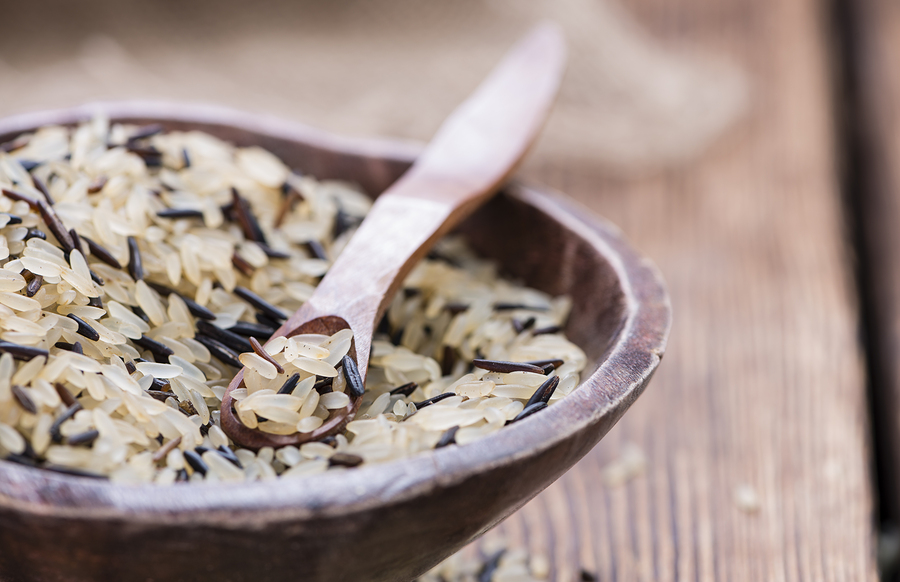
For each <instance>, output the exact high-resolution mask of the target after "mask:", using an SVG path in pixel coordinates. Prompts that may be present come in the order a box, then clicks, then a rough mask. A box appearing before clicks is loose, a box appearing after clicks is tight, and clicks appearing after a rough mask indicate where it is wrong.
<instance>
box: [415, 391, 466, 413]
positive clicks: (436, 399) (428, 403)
mask: <svg viewBox="0 0 900 582" xmlns="http://www.w3.org/2000/svg"><path fill="white" fill-rule="evenodd" d="M453 396H456V394H454V393H453V392H444V393H443V394H438V395H437V396H432V397H431V398H427V399H425V400H423V401H421V402H414V403H413V404H415V405H416V409H417V410H422V409H423V408H425V407H426V406H431V405H432V404H434V403H435V402H440V401H441V400H446V399H447V398H451V397H453Z"/></svg>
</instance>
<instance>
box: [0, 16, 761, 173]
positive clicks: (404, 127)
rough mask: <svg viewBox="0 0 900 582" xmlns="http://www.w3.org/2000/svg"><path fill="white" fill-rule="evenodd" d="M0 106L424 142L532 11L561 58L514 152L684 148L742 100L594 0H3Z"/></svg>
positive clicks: (715, 76) (627, 166) (709, 133)
mask: <svg viewBox="0 0 900 582" xmlns="http://www.w3.org/2000/svg"><path fill="white" fill-rule="evenodd" d="M4 14H5V16H4V20H5V22H4V33H3V35H2V36H0V114H7V113H12V112H20V111H27V110H34V109H40V108H49V107H59V106H65V105H71V104H77V103H82V102H85V101H91V100H97V99H112V98H135V97H137V98H148V97H149V98H161V99H166V100H186V101H199V102H212V103H218V104H223V105H230V106H234V107H238V108H242V109H245V110H249V111H259V112H266V113H271V114H275V115H279V116H282V117H285V118H288V119H292V120H297V121H302V122H305V123H308V124H312V125H315V126H318V127H321V128H325V129H330V130H334V131H337V132H342V133H345V134H351V135H388V136H397V137H406V138H414V139H421V140H426V139H428V137H429V136H430V135H431V134H432V133H433V131H434V130H435V129H436V127H437V126H438V124H439V123H440V121H441V120H442V119H443V118H444V116H446V114H447V113H448V112H449V111H451V110H452V108H453V107H454V106H455V105H456V104H457V103H459V102H460V101H461V100H462V99H463V98H464V97H465V96H466V95H467V93H468V92H469V91H471V90H472V88H473V87H474V86H475V85H476V84H477V83H478V81H479V80H480V79H481V78H482V77H483V76H484V75H485V73H486V72H487V71H488V70H489V69H490V68H491V67H492V66H493V65H494V64H495V63H496V62H497V60H498V59H499V57H500V55H502V53H503V52H504V51H505V50H506V49H507V48H508V47H509V46H510V45H511V44H512V43H513V42H514V41H515V39H516V38H517V37H518V36H519V35H521V34H522V33H523V32H524V31H525V30H527V29H528V27H529V26H530V25H532V24H533V23H535V22H537V21H539V20H541V19H547V18H549V19H553V20H555V21H557V22H559V23H561V24H562V25H563V27H564V29H565V31H566V34H567V37H568V41H569V47H570V66H569V70H568V74H567V78H566V81H565V84H564V86H563V89H562V93H561V95H560V98H559V101H558V104H557V107H556V110H555V112H554V114H553V116H552V118H551V120H550V122H549V124H548V126H547V128H546V131H545V134H544V136H543V138H542V140H541V142H540V144H539V147H538V148H537V151H536V153H535V154H534V156H533V157H532V158H531V160H530V161H529V163H530V164H531V165H535V164H553V165H554V166H555V167H557V168H561V169H567V168H577V167H585V166H591V167H596V166H600V167H606V168H612V169H615V170H617V171H619V170H625V171H629V172H631V171H634V170H646V169H648V168H651V169H652V168H658V167H660V166H666V165H669V164H673V163H679V162H681V161H683V160H684V159H686V158H689V157H691V156H693V155H695V154H696V153H697V152H699V151H701V150H702V149H703V148H705V147H706V146H707V145H709V144H710V143H711V142H712V141H713V140H714V138H715V137H716V136H718V135H720V134H721V133H722V131H723V130H724V129H725V128H726V127H727V126H728V125H729V124H731V123H732V122H733V120H735V119H736V118H737V117H738V116H739V114H740V112H741V111H742V110H743V109H744V108H745V104H746V101H747V95H748V91H747V88H746V84H745V82H744V76H743V75H742V74H741V73H740V71H739V70H737V69H736V68H735V67H734V66H733V65H732V64H730V63H729V62H728V61H727V60H726V59H724V58H722V57H720V56H718V55H715V52H714V50H712V49H710V48H709V47H693V46H689V47H684V46H673V44H672V43H671V42H666V41H665V40H658V39H655V38H653V37H652V36H651V35H649V34H648V33H646V32H645V31H644V30H643V29H642V28H641V27H640V26H638V25H637V24H636V22H635V19H634V18H633V17H631V15H630V14H629V13H628V12H627V11H626V10H625V9H623V8H622V7H620V6H619V5H616V4H611V3H610V2H608V1H605V0H554V1H552V2H550V1H544V2H537V1H533V0H453V1H452V2H449V1H445V2H438V1H436V0H418V1H416V0H377V1H372V0H358V1H338V2H327V1H325V0H316V1H309V0H307V1H300V2H278V1H275V0H257V1H247V2H235V1H231V0H225V1H217V0H200V1H179V0H170V1H155V2H151V1H145V0H141V1H128V0H121V1H114V0H113V1H108V2H100V1H97V0H88V1H82V2H70V1H59V2H16V3H9V4H7V5H5V7H4Z"/></svg>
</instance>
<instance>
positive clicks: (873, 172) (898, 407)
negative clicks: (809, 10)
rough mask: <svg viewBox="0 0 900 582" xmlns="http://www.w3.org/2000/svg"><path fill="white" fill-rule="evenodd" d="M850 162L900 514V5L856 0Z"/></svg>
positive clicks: (891, 502)
mask: <svg viewBox="0 0 900 582" xmlns="http://www.w3.org/2000/svg"><path fill="white" fill-rule="evenodd" d="M850 6H851V7H852V9H851V10H850V11H849V14H848V22H847V28H848V30H847V32H848V36H849V43H850V46H849V48H850V57H849V58H850V59H851V62H850V63H848V64H849V65H850V66H851V67H852V69H851V71H852V73H851V74H852V75H853V77H852V78H851V79H850V82H851V83H852V87H853V93H851V99H852V100H853V101H854V107H853V109H852V117H851V118H850V119H849V122H850V123H851V124H852V126H853V127H854V128H855V130H856V134H855V138H856V139H857V140H858V141H857V142H855V143H854V146H855V148H856V149H857V152H858V155H857V157H856V158H855V160H854V161H855V166H854V168H853V174H854V184H853V186H854V187H855V190H856V191H855V193H854V195H855V200H856V202H857V204H858V209H859V216H858V219H859V221H860V227H861V228H860V233H861V234H862V237H861V240H860V242H861V243H862V247H863V249H862V262H863V265H864V269H863V276H864V282H865V291H866V299H867V301H868V303H867V305H868V306H869V310H868V311H867V313H866V315H867V321H866V323H867V326H868V329H869V333H870V335H869V340H870V341H869V345H870V346H871V349H872V350H873V351H872V353H871V354H870V357H871V363H872V366H873V376H872V378H873V387H874V390H873V396H874V400H875V403H876V405H875V409H874V410H875V414H874V415H873V417H874V420H875V422H876V429H877V430H876V434H877V437H878V448H879V473H880V485H881V489H882V495H881V506H882V515H883V518H884V519H886V520H890V521H894V522H897V521H898V520H900V416H898V412H900V254H898V252H897V251H898V249H900V76H898V71H897V67H896V66H894V65H895V64H896V59H897V55H898V54H900V5H898V4H897V3H896V2H884V1H881V0H862V1H859V2H853V3H852V4H851V5H850Z"/></svg>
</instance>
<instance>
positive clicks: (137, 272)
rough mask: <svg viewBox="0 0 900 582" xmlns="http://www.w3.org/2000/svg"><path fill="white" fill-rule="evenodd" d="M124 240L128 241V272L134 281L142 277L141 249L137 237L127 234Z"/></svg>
mask: <svg viewBox="0 0 900 582" xmlns="http://www.w3.org/2000/svg"><path fill="white" fill-rule="evenodd" d="M126 240H127V241H128V274H129V275H131V278H132V279H134V280H135V281H137V280H139V279H143V278H144V265H143V263H142V262H141V250H140V249H139V248H138V243H137V239H136V238H134V237H133V236H129V237H128V238H127V239H126ZM145 310H146V308H145Z"/></svg>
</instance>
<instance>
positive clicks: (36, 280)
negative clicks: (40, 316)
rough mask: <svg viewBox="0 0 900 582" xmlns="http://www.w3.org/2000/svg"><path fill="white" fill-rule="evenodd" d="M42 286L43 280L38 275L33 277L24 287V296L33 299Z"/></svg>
mask: <svg viewBox="0 0 900 582" xmlns="http://www.w3.org/2000/svg"><path fill="white" fill-rule="evenodd" d="M43 284H44V278H43V277H42V276H40V275H35V276H34V277H33V278H32V279H31V281H29V282H28V285H26V286H25V295H26V296H28V297H34V296H35V294H36V293H37V292H38V291H40V289H41V285H43Z"/></svg>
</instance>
